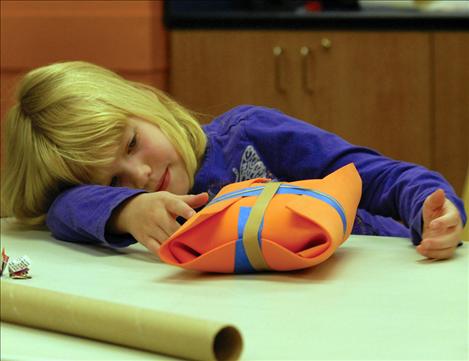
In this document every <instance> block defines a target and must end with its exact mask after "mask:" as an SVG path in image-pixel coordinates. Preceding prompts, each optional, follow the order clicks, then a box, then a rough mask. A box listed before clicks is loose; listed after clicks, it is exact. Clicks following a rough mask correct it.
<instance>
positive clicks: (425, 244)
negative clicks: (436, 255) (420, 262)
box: [420, 233, 460, 250]
mask: <svg viewBox="0 0 469 361" xmlns="http://www.w3.org/2000/svg"><path fill="white" fill-rule="evenodd" d="M459 241H460V239H458V238H457V237H456V235H454V234H453V233H450V234H447V235H445V236H442V237H439V238H426V239H423V240H422V242H420V246H421V247H420V248H421V249H426V250H439V249H446V248H450V247H456V246H457V245H458V243H459Z"/></svg>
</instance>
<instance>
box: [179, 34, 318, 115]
mask: <svg viewBox="0 0 469 361" xmlns="http://www.w3.org/2000/svg"><path fill="white" fill-rule="evenodd" d="M299 46H300V41H299V40H298V39H297V37H296V36H295V34H294V33H289V32H285V31H239V30H236V31H206V30H205V31H204V30H201V31H192V30H191V31H182V30H178V31H173V32H172V33H171V69H170V91H171V93H172V95H173V96H174V97H175V98H176V99H177V100H179V101H180V102H182V103H183V104H184V105H186V106H187V107H189V108H191V109H194V110H196V111H199V112H202V113H206V114H210V115H218V114H220V113H222V112H224V111H226V110H228V109H230V108H232V107H234V106H237V105H240V104H256V105H262V106H268V107H274V108H278V109H280V110H282V111H284V112H286V113H288V114H291V115H293V116H302V115H304V114H309V110H308V111H305V109H307V108H308V107H309V104H304V103H303V100H304V98H303V97H304V94H303V92H302V91H301V87H300V81H301V79H300V77H299V73H298V71H297V70H296V69H298V68H299V67H300V66H301V64H300V58H299V56H298V49H299Z"/></svg>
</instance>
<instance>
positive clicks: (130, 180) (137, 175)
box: [123, 162, 151, 189]
mask: <svg viewBox="0 0 469 361" xmlns="http://www.w3.org/2000/svg"><path fill="white" fill-rule="evenodd" d="M125 175H126V177H125V179H124V180H123V181H124V182H123V183H124V184H123V186H125V187H131V188H138V189H143V188H145V185H146V184H147V183H148V180H149V178H150V175H151V168H150V167H149V166H148V165H147V164H145V163H140V162H129V163H128V164H127V169H126V171H125ZM125 183H127V184H125Z"/></svg>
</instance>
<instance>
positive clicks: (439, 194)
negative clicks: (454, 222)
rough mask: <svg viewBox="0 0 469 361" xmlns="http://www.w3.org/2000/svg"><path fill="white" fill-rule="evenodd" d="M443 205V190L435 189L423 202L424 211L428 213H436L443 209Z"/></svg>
mask: <svg viewBox="0 0 469 361" xmlns="http://www.w3.org/2000/svg"><path fill="white" fill-rule="evenodd" d="M444 203H445V191H444V190H443V189H437V190H436V191H435V192H433V193H432V194H430V195H429V196H428V197H427V198H426V199H425V201H424V203H423V206H424V210H426V211H427V212H429V213H432V212H435V211H438V210H439V209H440V208H441V207H443V205H444Z"/></svg>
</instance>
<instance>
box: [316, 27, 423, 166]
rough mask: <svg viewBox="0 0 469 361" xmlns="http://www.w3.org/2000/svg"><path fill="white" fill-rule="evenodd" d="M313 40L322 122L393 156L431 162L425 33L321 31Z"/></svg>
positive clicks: (318, 114)
mask: <svg viewBox="0 0 469 361" xmlns="http://www.w3.org/2000/svg"><path fill="white" fill-rule="evenodd" d="M323 39H328V40H329V41H330V44H331V47H330V48H329V49H324V48H323V47H322V46H321V41H322V40H323ZM312 46H313V50H314V51H315V52H316V53H317V55H316V57H317V59H318V60H317V65H316V66H315V68H314V71H313V77H315V81H316V95H315V96H314V108H315V110H316V113H317V117H318V118H319V119H320V124H321V126H322V127H323V128H325V129H328V130H330V131H332V132H335V133H337V134H339V135H341V136H343V137H344V138H345V139H347V140H349V141H350V142H352V143H356V144H360V145H365V146H368V147H371V148H374V149H377V150H379V151H380V152H382V153H384V154H385V155H387V156H390V157H392V158H396V159H401V160H405V161H410V162H415V163H419V164H422V165H425V166H427V167H429V166H431V157H430V147H431V141H432V138H431V131H432V130H431V113H430V110H431V106H430V103H431V86H432V84H431V79H432V78H431V66H430V65H431V62H430V35H429V34H426V33H418V32H413V33H406V32H320V33H318V34H317V38H315V39H314V43H313V45H312Z"/></svg>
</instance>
